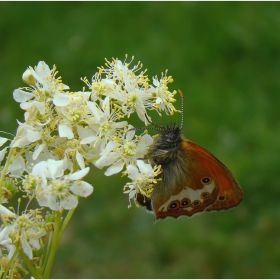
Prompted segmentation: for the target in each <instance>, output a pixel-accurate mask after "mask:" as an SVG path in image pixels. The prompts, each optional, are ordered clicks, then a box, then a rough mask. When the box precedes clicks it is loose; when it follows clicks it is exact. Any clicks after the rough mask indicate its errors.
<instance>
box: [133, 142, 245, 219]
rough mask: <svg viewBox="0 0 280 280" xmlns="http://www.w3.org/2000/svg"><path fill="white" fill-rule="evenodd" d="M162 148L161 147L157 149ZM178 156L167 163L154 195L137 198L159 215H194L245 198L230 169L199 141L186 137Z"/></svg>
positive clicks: (231, 204) (224, 206) (225, 206)
mask: <svg viewBox="0 0 280 280" xmlns="http://www.w3.org/2000/svg"><path fill="white" fill-rule="evenodd" d="M157 152H158V151H157ZM177 152H178V154H177V156H176V159H174V160H172V161H170V162H168V164H165V165H163V167H162V170H163V172H162V174H161V178H162V181H159V182H158V183H157V184H156V185H155V186H154V190H153V192H152V195H151V199H148V198H143V196H142V197H141V196H139V197H138V198H137V200H138V201H139V202H140V204H142V205H145V206H146V207H147V209H148V210H153V211H154V212H155V215H156V218H157V219H158V218H165V217H167V216H171V217H175V218H177V217H179V216H181V215H186V216H192V215H194V214H196V213H199V212H202V211H204V210H206V211H212V210H222V209H228V208H231V207H234V206H236V205H237V204H238V203H240V201H241V199H242V190H241V188H240V186H239V184H238V183H237V181H236V179H235V178H234V176H233V175H232V173H231V172H230V170H229V169H228V168H227V167H226V166H225V165H224V164H223V163H221V162H220V161H219V160H218V159H217V158H216V157H214V156H213V155H212V154H211V153H209V152H208V151H207V150H205V149H204V148H202V147H200V146H199V145H197V144H195V143H193V142H191V141H189V140H187V139H185V138H183V141H182V143H181V144H180V146H179V148H178V151H177Z"/></svg>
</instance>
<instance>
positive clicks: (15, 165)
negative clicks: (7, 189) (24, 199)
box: [7, 156, 25, 175]
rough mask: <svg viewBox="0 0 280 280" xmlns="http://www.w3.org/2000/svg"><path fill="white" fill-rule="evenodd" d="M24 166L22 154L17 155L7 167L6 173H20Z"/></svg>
mask: <svg viewBox="0 0 280 280" xmlns="http://www.w3.org/2000/svg"><path fill="white" fill-rule="evenodd" d="M24 168H25V161H24V159H23V157H22V156H19V157H17V158H15V159H14V160H13V162H12V163H11V164H10V165H9V167H8V171H7V172H8V173H10V172H11V174H13V175H20V174H21V173H22V172H23V171H24Z"/></svg>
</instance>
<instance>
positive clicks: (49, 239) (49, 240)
mask: <svg viewBox="0 0 280 280" xmlns="http://www.w3.org/2000/svg"><path fill="white" fill-rule="evenodd" d="M52 240H53V231H51V232H50V236H49V238H48V245H47V249H46V250H45V252H44V256H43V262H42V264H41V268H42V271H43V269H44V267H46V264H47V260H48V259H49V254H50V249H51V244H52Z"/></svg>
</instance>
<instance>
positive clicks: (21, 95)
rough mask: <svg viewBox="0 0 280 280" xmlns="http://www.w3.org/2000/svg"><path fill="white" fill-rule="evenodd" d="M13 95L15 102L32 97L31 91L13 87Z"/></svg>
mask: <svg viewBox="0 0 280 280" xmlns="http://www.w3.org/2000/svg"><path fill="white" fill-rule="evenodd" d="M13 97H14V100H15V101H17V102H24V101H26V100H29V99H31V98H32V97H34V95H33V93H31V92H28V91H23V90H20V89H15V90H14V92H13Z"/></svg>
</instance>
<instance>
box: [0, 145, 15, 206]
mask: <svg viewBox="0 0 280 280" xmlns="http://www.w3.org/2000/svg"><path fill="white" fill-rule="evenodd" d="M14 150H15V148H11V149H10V151H9V154H8V157H7V161H6V163H5V166H4V168H3V170H2V172H1V177H0V204H2V186H3V183H4V180H5V177H6V173H7V170H8V168H9V166H10V163H11V157H12V155H13V153H14Z"/></svg>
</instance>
